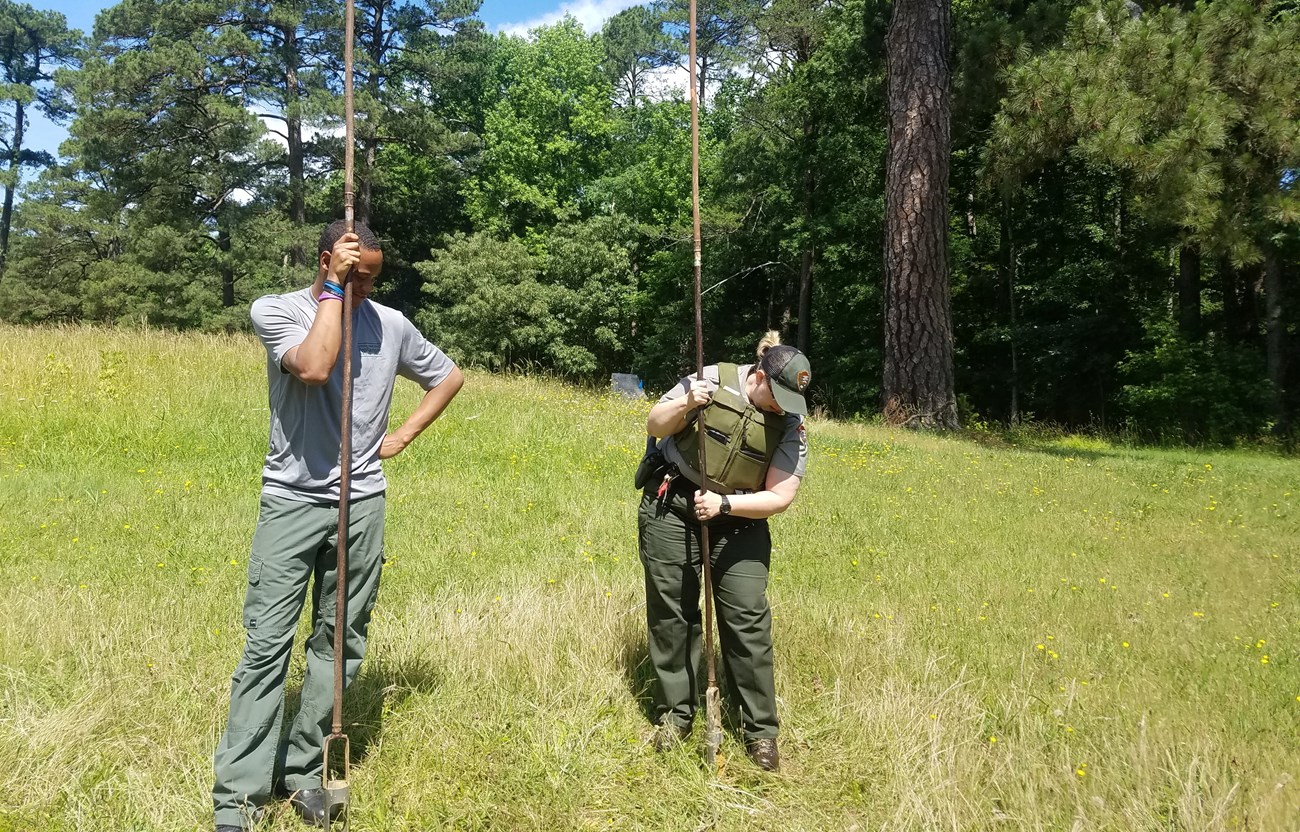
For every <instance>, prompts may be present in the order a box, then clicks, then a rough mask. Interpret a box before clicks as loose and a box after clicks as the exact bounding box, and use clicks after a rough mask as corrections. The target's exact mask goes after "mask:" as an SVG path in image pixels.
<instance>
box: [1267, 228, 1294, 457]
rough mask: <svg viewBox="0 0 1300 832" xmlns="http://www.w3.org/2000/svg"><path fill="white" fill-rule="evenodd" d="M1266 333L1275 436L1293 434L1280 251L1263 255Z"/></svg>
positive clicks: (1271, 251) (1269, 249) (1268, 251)
mask: <svg viewBox="0 0 1300 832" xmlns="http://www.w3.org/2000/svg"><path fill="white" fill-rule="evenodd" d="M1264 332H1265V342H1266V344H1267V354H1268V380H1269V381H1270V382H1272V384H1273V394H1274V397H1275V398H1274V405H1273V406H1274V412H1273V417H1274V423H1273V432H1274V433H1276V434H1279V435H1286V434H1287V433H1289V432H1290V427H1291V426H1290V424H1289V422H1288V419H1287V409H1286V401H1287V395H1286V374H1287V373H1286V371H1287V367H1286V359H1287V348H1286V341H1287V338H1286V320H1285V319H1284V318H1283V315H1282V263H1281V262H1280V261H1279V259H1278V255H1277V251H1276V250H1274V249H1273V248H1272V247H1269V248H1267V249H1266V250H1265V252H1264Z"/></svg>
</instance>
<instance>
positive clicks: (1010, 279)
mask: <svg viewBox="0 0 1300 832" xmlns="http://www.w3.org/2000/svg"><path fill="white" fill-rule="evenodd" d="M1001 226H1002V234H1001V238H1000V245H999V248H1000V249H1001V252H1000V253H1001V260H1002V268H1003V271H1004V273H1005V274H1006V280H1007V307H1008V310H1009V319H1008V320H1009V324H1010V325H1009V326H1008V328H1007V329H1008V336H1007V338H1008V341H1009V342H1010V346H1011V378H1010V379H1009V386H1010V387H1011V391H1010V392H1011V402H1010V406H1009V412H1008V414H1007V421H1008V422H1010V423H1011V424H1013V425H1018V424H1020V356H1019V354H1018V352H1017V347H1016V268H1017V262H1016V261H1017V258H1018V255H1017V253H1016V243H1015V239H1014V237H1013V236H1012V229H1011V203H1010V200H1007V199H1005V198H1004V199H1003V201H1002V222H1001Z"/></svg>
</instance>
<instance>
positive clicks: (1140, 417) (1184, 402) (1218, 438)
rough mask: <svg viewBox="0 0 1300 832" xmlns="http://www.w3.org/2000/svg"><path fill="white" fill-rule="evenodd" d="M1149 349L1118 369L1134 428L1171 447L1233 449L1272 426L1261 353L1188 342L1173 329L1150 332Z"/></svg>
mask: <svg viewBox="0 0 1300 832" xmlns="http://www.w3.org/2000/svg"><path fill="white" fill-rule="evenodd" d="M1148 337H1149V341H1148V343H1147V344H1145V345H1144V348H1143V349H1140V350H1134V351H1132V352H1130V353H1129V354H1128V355H1127V356H1126V357H1125V359H1124V361H1122V362H1121V363H1120V365H1119V372H1120V376H1121V378H1122V379H1123V380H1124V382H1125V383H1124V387H1123V390H1122V392H1121V394H1120V402H1121V404H1122V405H1123V407H1124V409H1125V412H1126V413H1127V417H1128V420H1129V425H1130V428H1131V429H1132V430H1133V431H1134V432H1135V433H1137V434H1138V435H1140V436H1142V437H1144V438H1148V439H1155V440H1157V441H1163V442H1169V441H1177V442H1194V443H1209V444H1219V445H1230V444H1232V443H1233V442H1234V441H1236V440H1237V439H1239V438H1241V437H1245V436H1254V435H1256V434H1258V433H1259V432H1261V431H1262V430H1264V428H1265V427H1267V420H1268V416H1267V414H1268V406H1269V402H1270V400H1271V397H1272V395H1273V391H1272V390H1271V389H1270V387H1269V384H1268V381H1267V379H1266V378H1265V376H1264V372H1263V371H1264V367H1263V362H1262V361H1261V360H1260V356H1259V355H1258V353H1256V352H1254V351H1253V350H1249V349H1244V348H1242V347H1239V346H1233V345H1223V344H1213V343H1212V342H1208V341H1201V342H1196V343H1188V342H1187V341H1186V340H1184V339H1183V338H1181V337H1180V336H1179V335H1178V333H1177V331H1176V330H1175V329H1174V327H1172V326H1170V325H1168V324H1161V325H1156V326H1153V327H1151V331H1150V332H1149V333H1148Z"/></svg>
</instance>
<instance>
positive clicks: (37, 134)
mask: <svg viewBox="0 0 1300 832" xmlns="http://www.w3.org/2000/svg"><path fill="white" fill-rule="evenodd" d="M28 1H29V2H30V3H31V4H32V5H33V6H35V7H36V8H38V9H52V10H54V11H57V12H61V13H62V14H63V15H64V16H65V17H66V18H67V19H68V25H69V26H71V27H72V28H74V29H80V30H82V31H83V32H86V33H87V34H89V33H90V31H91V29H93V28H94V26H95V15H96V14H97V13H98V12H99V11H100V10H102V9H105V8H108V7H109V6H111V5H114V2H116V0H114V2H107V0H28ZM636 2H637V0H483V7H482V8H481V9H480V10H479V17H481V18H482V19H483V21H484V22H485V23H486V24H487V25H488V28H489V29H491V30H492V31H505V32H512V33H515V34H524V33H526V32H527V31H528V30H529V29H531V28H533V27H534V26H541V25H544V24H549V23H554V22H555V21H557V20H560V19H561V18H562V17H564V15H565V14H571V15H573V16H574V17H575V18H577V19H578V21H579V22H580V23H582V24H583V25H584V26H585V27H587V30H588V31H593V30H594V29H596V28H599V26H600V24H601V23H603V22H604V21H605V20H607V19H608V18H609V17H610V16H611V15H613V14H615V13H617V12H619V11H621V10H623V9H625V8H627V7H629V6H632V5H635V3H636ZM66 137H67V131H66V130H64V129H63V128H62V127H60V126H58V125H57V124H51V123H50V122H49V121H46V120H45V119H44V118H42V117H40V116H33V117H32V119H31V121H30V124H29V125H28V132H27V136H26V139H25V140H24V142H23V143H24V144H25V145H27V147H28V148H30V149H32V150H47V151H49V152H50V153H53V154H57V153H58V150H59V143H60V142H62V141H63V140H64V139H65V138H66Z"/></svg>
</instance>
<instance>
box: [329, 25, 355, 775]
mask: <svg viewBox="0 0 1300 832" xmlns="http://www.w3.org/2000/svg"><path fill="white" fill-rule="evenodd" d="M355 26H356V11H355V8H354V6H353V0H347V11H346V13H345V16H344V25H343V29H344V40H343V121H344V125H345V139H344V142H343V219H344V221H345V222H346V223H347V232H348V233H349V234H351V233H353V231H354V230H355V228H356V214H355V211H354V209H353V174H354V171H353V164H354V158H353V157H354V152H353V136H354V130H355V127H354V123H353V122H354V113H353V106H352V41H353V32H354V29H355ZM342 350H343V407H342V414H341V418H340V422H341V425H342V429H341V435H340V437H339V533H338V565H337V575H338V580H337V584H336V587H337V588H336V591H335V596H334V719H333V723H332V725H331V732H330V736H332V737H341V736H343V671H344V664H345V657H346V654H345V647H346V636H347V607H348V508H349V505H348V504H349V502H350V497H351V496H352V495H351V489H352V272H351V270H349V271H348V276H347V278H346V279H345V280H344V282H343V346H342ZM326 764H327V766H326V767H327V768H328V760H327V761H326Z"/></svg>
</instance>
